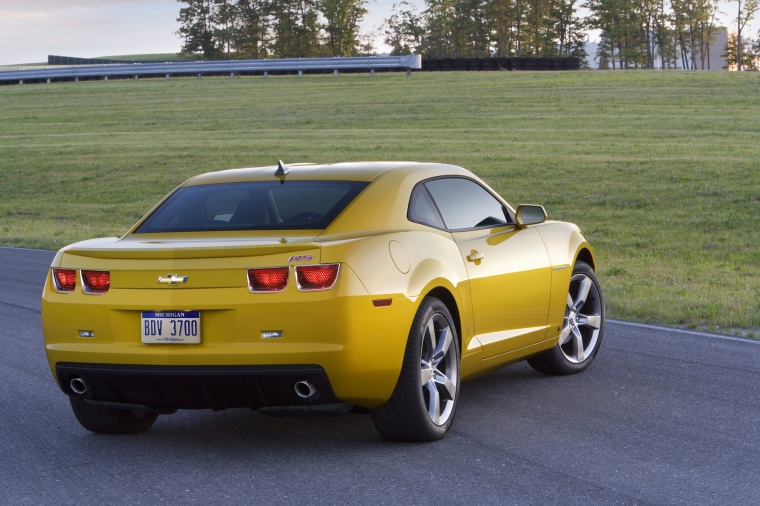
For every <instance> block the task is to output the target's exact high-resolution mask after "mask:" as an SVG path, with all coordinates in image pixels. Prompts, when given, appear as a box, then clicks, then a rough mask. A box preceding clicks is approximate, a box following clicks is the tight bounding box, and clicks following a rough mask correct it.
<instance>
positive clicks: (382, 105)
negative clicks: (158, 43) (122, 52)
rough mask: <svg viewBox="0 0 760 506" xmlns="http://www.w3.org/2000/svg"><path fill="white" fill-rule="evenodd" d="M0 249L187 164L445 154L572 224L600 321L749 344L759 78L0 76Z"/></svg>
mask: <svg viewBox="0 0 760 506" xmlns="http://www.w3.org/2000/svg"><path fill="white" fill-rule="evenodd" d="M0 102H2V104H3V107H2V108H0V196H1V197H2V198H1V199H0V244H3V245H7V246H23V247H32V248H49V249H56V248H59V247H61V246H63V245H65V244H67V243H70V242H72V241H76V240H80V239H85V238H90V237H95V236H102V235H118V234H121V233H123V232H124V231H125V230H126V229H127V228H128V227H129V226H130V225H131V224H132V223H133V222H134V221H136V220H137V219H138V217H140V216H141V215H142V214H143V213H145V212H146V211H147V210H148V209H150V207H151V206H152V205H153V204H154V203H155V202H156V201H157V200H158V199H159V198H160V197H161V196H162V195H164V194H165V193H166V192H168V191H169V190H171V189H172V188H173V187H174V186H176V185H177V184H179V183H180V182H182V181H183V180H184V179H186V178H188V177H190V176H192V175H195V174H198V173H201V172H206V171H213V170H219V169H225V168H230V167H245V166H256V165H265V164H266V165H269V164H272V163H275V162H276V160H277V159H278V158H281V159H283V160H285V162H291V163H293V162H303V161H314V162H337V161H348V160H375V159H378V160H389V159H398V160H423V161H439V162H447V163H453V164H458V165H462V166H465V167H467V168H469V169H471V170H473V171H474V172H475V173H477V174H478V175H480V176H481V177H483V178H484V179H485V180H486V181H487V182H488V183H489V184H491V185H492V186H493V187H494V188H495V189H496V190H498V191H499V192H500V193H501V194H502V195H504V196H505V198H507V200H508V201H509V202H510V203H512V204H513V205H516V204H519V203H542V204H544V205H545V206H546V208H547V210H548V212H549V215H550V217H551V218H555V219H561V220H568V221H573V222H575V223H577V224H579V225H580V226H581V229H582V230H583V231H584V233H585V234H586V235H587V237H588V238H589V240H590V241H591V243H592V245H594V247H595V250H596V253H597V257H598V262H599V266H598V270H599V272H600V275H601V279H602V283H603V285H604V287H605V289H606V295H607V307H608V314H609V316H611V317H614V318H623V319H629V320H636V321H641V322H651V323H660V324H665V325H674V326H683V327H688V328H699V329H710V330H719V331H723V332H732V333H738V334H745V335H754V336H757V337H760V288H758V286H759V285H760V253H759V252H760V248H759V247H758V245H759V244H760V120H759V119H758V118H760V75H758V74H756V73H742V74H739V73H727V72H710V73H708V72H701V73H693V72H672V73H671V72H565V73H532V72H479V73H478V72H472V73H454V72H451V73H420V74H415V75H413V76H411V77H406V76H405V75H404V74H378V75H377V76H376V77H374V78H371V77H370V76H369V75H367V74H357V75H341V76H340V77H338V78H334V77H332V76H327V75H321V76H305V77H303V78H298V77H295V76H292V77H269V78H267V79H265V78H263V77H246V78H238V79H229V78H214V79H211V78H206V79H203V80H197V79H190V78H187V79H173V80H170V81H166V80H163V79H161V80H147V79H144V80H140V81H132V80H125V81H114V80H111V81H108V82H102V81H98V82H80V83H68V84H62V83H61V84H51V85H43V84H40V85H24V86H3V87H0Z"/></svg>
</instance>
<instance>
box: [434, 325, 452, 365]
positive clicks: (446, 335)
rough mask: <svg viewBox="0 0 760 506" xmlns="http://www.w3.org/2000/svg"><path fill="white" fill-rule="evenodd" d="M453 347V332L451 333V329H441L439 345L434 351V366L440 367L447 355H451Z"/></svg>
mask: <svg viewBox="0 0 760 506" xmlns="http://www.w3.org/2000/svg"><path fill="white" fill-rule="evenodd" d="M450 346H451V332H450V331H449V328H448V327H446V328H443V329H441V333H440V335H439V336H438V344H437V346H436V347H435V351H433V357H432V360H431V362H432V363H433V365H434V366H436V367H437V366H438V364H440V363H441V361H442V360H443V359H444V358H446V355H448V353H449V347H450Z"/></svg>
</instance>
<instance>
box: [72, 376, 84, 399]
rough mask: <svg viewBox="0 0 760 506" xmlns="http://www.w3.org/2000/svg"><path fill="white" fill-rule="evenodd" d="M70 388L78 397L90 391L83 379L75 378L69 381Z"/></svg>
mask: <svg viewBox="0 0 760 506" xmlns="http://www.w3.org/2000/svg"><path fill="white" fill-rule="evenodd" d="M69 387H70V388H71V391H72V392H74V393H75V394H77V395H82V394H83V393H85V392H87V390H88V387H87V383H85V381H84V380H83V379H82V378H73V379H72V380H71V381H69Z"/></svg>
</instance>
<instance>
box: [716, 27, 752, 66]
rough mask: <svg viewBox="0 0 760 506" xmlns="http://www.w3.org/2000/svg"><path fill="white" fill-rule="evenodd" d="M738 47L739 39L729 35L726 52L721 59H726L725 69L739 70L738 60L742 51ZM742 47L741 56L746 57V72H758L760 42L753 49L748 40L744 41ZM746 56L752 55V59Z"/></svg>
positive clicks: (744, 64)
mask: <svg viewBox="0 0 760 506" xmlns="http://www.w3.org/2000/svg"><path fill="white" fill-rule="evenodd" d="M758 35H760V34H758ZM737 45H738V37H737V36H736V35H735V34H733V33H731V34H729V35H728V41H727V42H726V50H725V51H724V52H723V53H722V54H721V57H723V58H725V59H726V67H724V68H727V69H731V68H739V66H738V60H737V58H738V56H739V54H740V51H739V50H738V47H737ZM742 46H743V47H742V48H741V54H742V55H744V56H743V57H744V63H743V68H744V70H757V64H756V61H755V60H756V58H757V56H758V53H760V51H759V50H760V47H758V46H760V42H757V43H755V44H754V45H753V46H752V47H750V45H749V43H748V42H747V40H742ZM746 55H751V56H752V57H751V58H746Z"/></svg>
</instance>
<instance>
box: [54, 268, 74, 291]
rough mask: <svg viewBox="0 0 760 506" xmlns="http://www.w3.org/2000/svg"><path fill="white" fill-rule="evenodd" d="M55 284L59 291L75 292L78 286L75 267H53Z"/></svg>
mask: <svg viewBox="0 0 760 506" xmlns="http://www.w3.org/2000/svg"><path fill="white" fill-rule="evenodd" d="M53 284H55V289H56V290H58V291H59V292H73V291H74V288H76V286H77V271H76V270H75V269H53Z"/></svg>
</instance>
